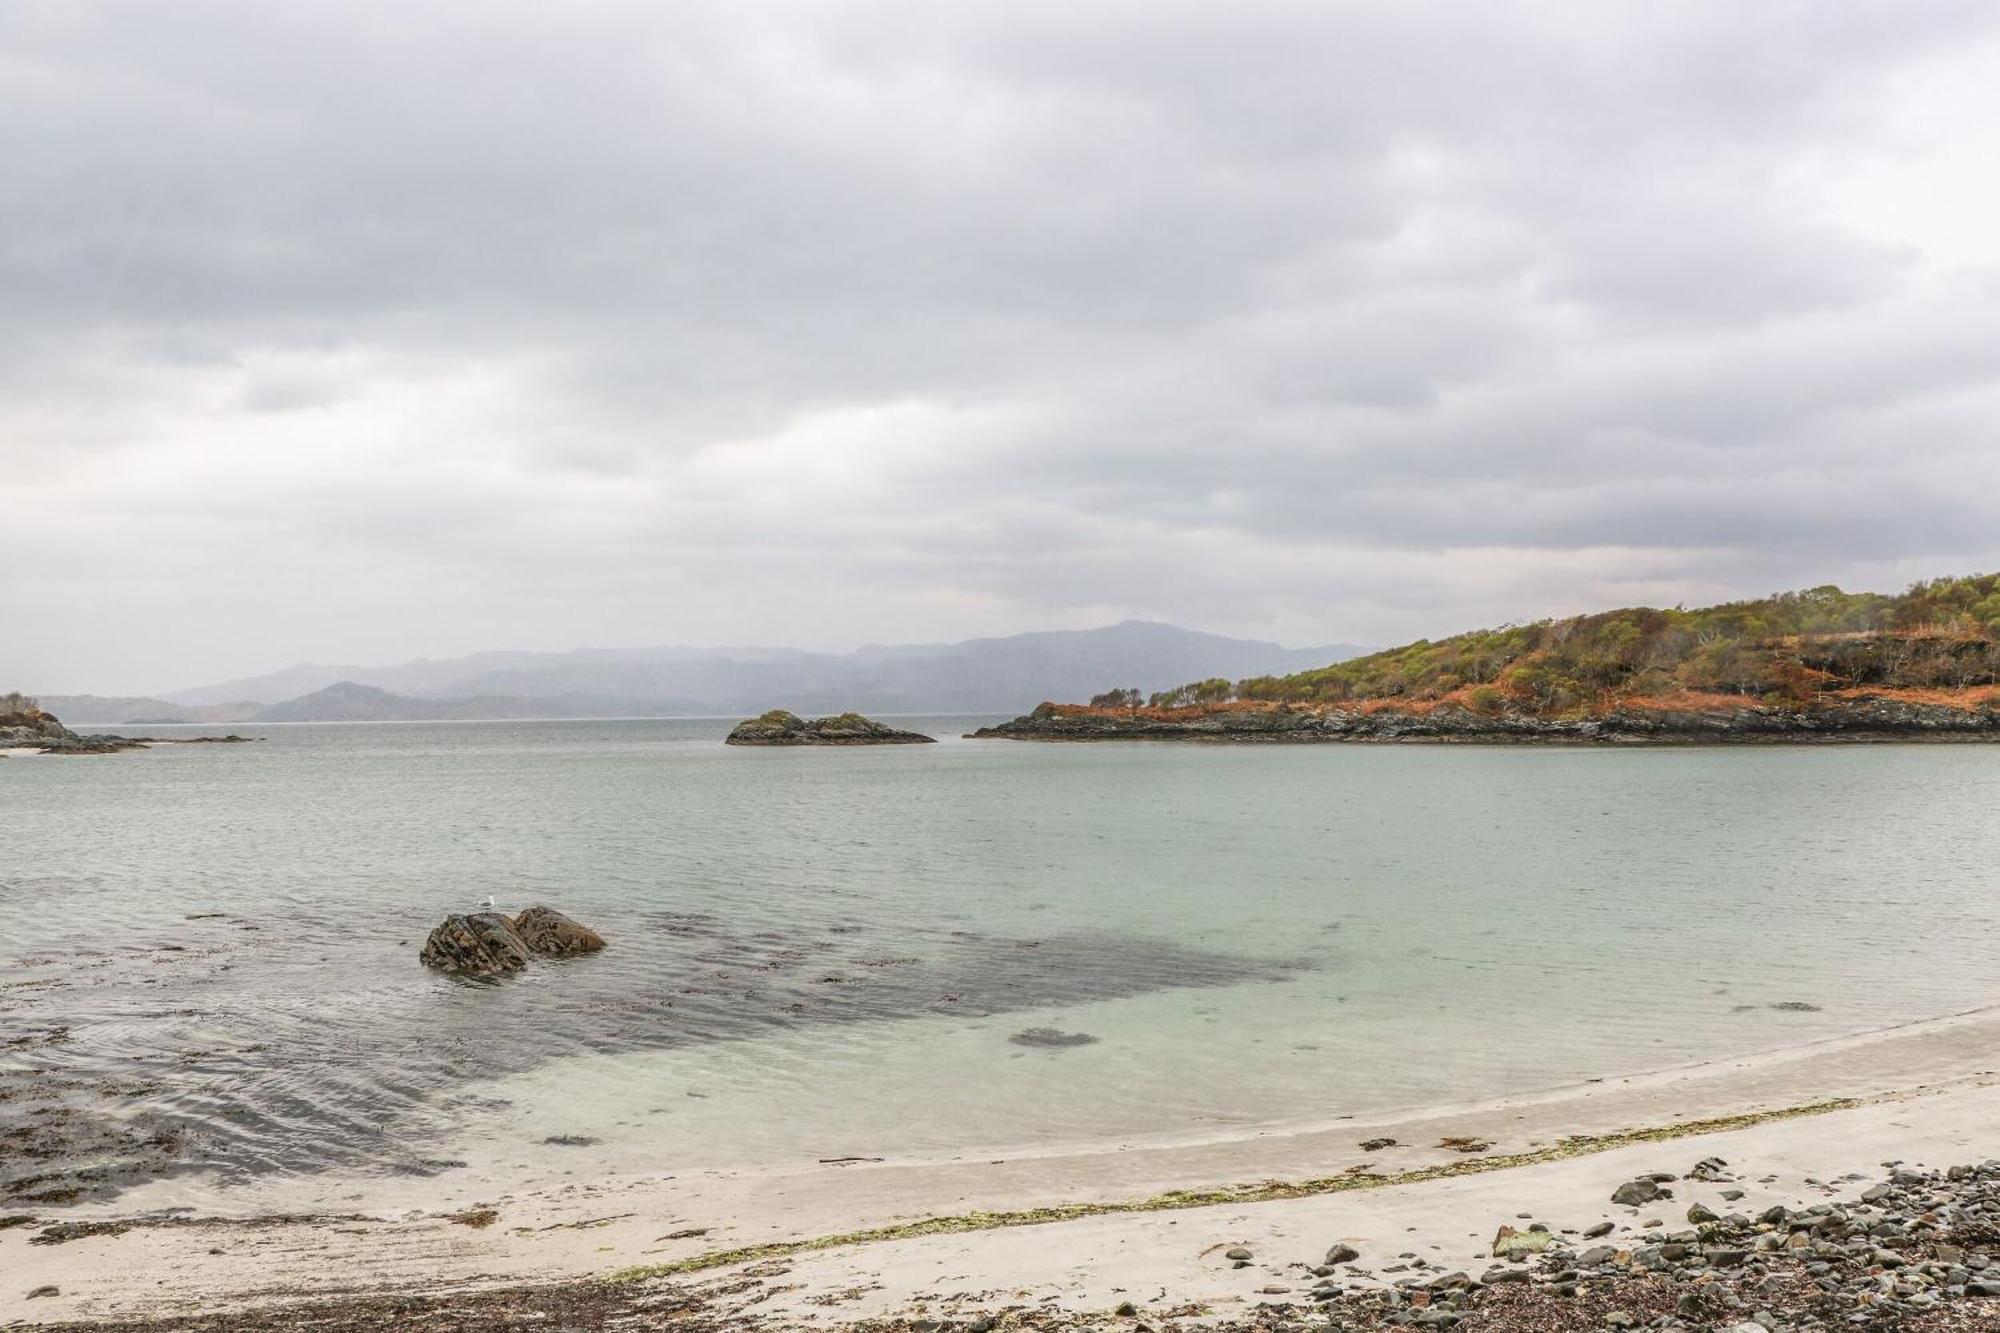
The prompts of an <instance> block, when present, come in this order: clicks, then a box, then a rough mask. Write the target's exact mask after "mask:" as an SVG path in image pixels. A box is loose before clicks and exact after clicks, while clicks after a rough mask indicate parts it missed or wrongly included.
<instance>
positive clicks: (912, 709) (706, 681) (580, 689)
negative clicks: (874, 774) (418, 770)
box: [155, 621, 1365, 721]
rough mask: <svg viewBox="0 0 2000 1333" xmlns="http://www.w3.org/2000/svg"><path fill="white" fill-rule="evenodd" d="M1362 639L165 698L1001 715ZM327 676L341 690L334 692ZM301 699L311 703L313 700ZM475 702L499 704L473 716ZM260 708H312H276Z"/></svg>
mask: <svg viewBox="0 0 2000 1333" xmlns="http://www.w3.org/2000/svg"><path fill="white" fill-rule="evenodd" d="M1363 651H1365V649H1362V648H1359V647H1356V646H1353V645H1348V644H1334V645H1328V646H1324V647H1319V648H1284V647H1280V646H1279V645H1277V644H1275V643H1263V642H1258V641H1256V640H1248V639H1231V638H1226V637H1224V636H1222V635H1219V634H1205V633H1201V632H1198V631H1195V630H1185V629H1179V628H1176V627H1174V626H1172V625H1160V624H1153V623H1150V622H1145V621H1127V622H1125V623H1123V624H1119V625H1111V626H1107V627H1105V628H1103V629H1092V630H1065V631H1055V632H1049V633H1039V634H1017V635H1012V636H1009V637H1006V638H993V639H971V640H967V641H966V642H963V643H950V644H921V645H903V646H882V645H871V646H869V647H866V648H862V649H860V650H858V651H856V652H853V653H845V654H831V653H807V652H799V651H794V650H789V649H770V648H717V649H693V648H677V647H668V648H652V649H608V650H607V649H584V650H579V651H576V652H568V653H529V652H487V653H476V654H473V655H472V656H469V657H462V658H454V659H448V660H429V659H425V660H420V661H415V662H407V663H403V664H401V665H397V666H387V667H355V666H321V665H313V664H301V665H299V666H294V667H288V668H286V669H285V670H283V671H278V672H274V673H272V674H270V675H268V676H257V677H251V678H248V679H243V680H234V681H228V682H225V683H223V684H220V685H213V686H206V687H203V688H200V689H193V690H181V691H177V692H175V693H173V694H171V695H169V696H167V697H168V699H170V700H172V701H173V702H174V703H176V704H180V705H212V704H217V703H220V702H222V701H224V700H244V699H248V700H255V701H257V702H258V703H260V704H266V705H275V704H285V703H287V701H294V700H296V701H297V702H298V703H299V704H300V705H301V706H304V707H307V708H308V710H309V711H313V712H315V714H316V716H318V717H320V718H332V717H336V716H338V717H351V718H355V719H361V718H364V717H368V718H403V717H415V716H426V717H467V716H498V717H521V716H529V715H536V716H585V715H597V716H604V715H607V714H620V713H627V714H629V713H640V714H648V713H650V714H658V713H682V714H686V713H717V714H735V713H756V712H761V711H762V710H764V709H766V708H772V707H784V708H790V709H792V710H793V711H795V712H826V711H841V710H845V709H857V710H860V711H864V712H868V711H873V712H885V713H897V712H901V713H921V712H1010V711H1018V710H1021V709H1025V708H1029V707H1032V706H1033V705H1035V704H1037V703H1039V702H1041V701H1042V700H1043V699H1068V698H1077V697H1088V696H1089V695H1091V694H1093V693H1096V692H1098V691H1100V690H1105V689H1109V688H1112V687H1114V686H1127V687H1136V688H1138V689H1141V690H1148V691H1150V690H1155V689H1163V688H1166V687H1169V686H1172V685H1175V684H1178V683H1180V682H1182V681H1185V680H1190V679H1197V678H1205V677H1209V676H1227V677H1229V678H1231V679H1235V678H1238V677H1242V676H1254V675H1266V674H1286V673H1290V672H1294V671H1299V670H1302V669H1305V668H1308V667H1315V666H1325V665H1326V664H1328V663H1330V662H1334V661H1339V660H1342V659H1345V658H1348V657H1352V656H1355V655H1356V654H1358V653H1360V652H1363ZM330 686H338V687H340V692H338V693H334V692H332V691H329V689H328V687H330ZM361 687H368V688H372V689H373V690H376V691H380V692H382V693H381V697H379V698H378V697H375V696H373V695H365V694H359V693H356V692H355V691H356V690H358V689H360V688H361ZM300 696H314V698H315V700H316V701H315V702H312V703H310V704H309V705H308V703H307V700H306V699H304V698H301V697H300ZM322 696H324V697H322ZM423 700H430V701H433V702H432V703H430V704H428V705H427V704H424V703H422V702H420V701H423ZM528 701H533V702H532V703H531V702H528ZM468 703H477V704H479V705H481V706H484V707H486V708H489V709H491V710H494V711H490V712H486V713H478V714H474V713H467V712H465V711H463V709H464V707H465V706H466V705H467V704H468ZM445 705H448V707H446V706H445ZM371 710H376V711H371ZM425 710H428V711H425ZM155 716H160V717H164V716H165V715H164V714H155ZM261 717H262V720H267V721H283V720H305V719H304V718H303V717H296V716H293V715H290V714H285V715H280V713H279V712H278V710H275V709H268V710H267V711H266V712H265V713H264V714H262V715H261Z"/></svg>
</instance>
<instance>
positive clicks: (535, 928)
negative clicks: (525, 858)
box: [418, 907, 604, 977]
mask: <svg viewBox="0 0 2000 1333" xmlns="http://www.w3.org/2000/svg"><path fill="white" fill-rule="evenodd" d="M603 947H604V937H603V936H602V935H599V934H598V933H597V932H596V931H594V930H592V929H591V928H590V927H589V926H586V925H584V924H583V923H582V922H580V921H576V920H573V919H571V918H570V917H567V916H564V915H563V914H562V913H561V912H558V911H556V910H555V908H553V907H530V908H528V909H526V910H525V911H523V912H522V913H521V914H520V915H519V916H513V917H509V916H506V915H504V914H502V913H500V912H469V913H466V914H464V915H453V916H448V917H446V918H445V919H444V921H443V922H442V923H441V924H440V925H439V926H438V928H437V929H436V930H433V931H432V932H431V933H430V936H429V938H427V939H425V940H424V948H423V952H422V953H421V954H419V955H418V957H419V958H420V959H421V960H422V962H423V963H424V965H425V966H426V967H435V968H437V969H438V970H439V971H442V972H449V973H451V974H452V975H454V976H460V977H497V976H504V975H505V974H507V973H509V972H518V971H520V970H521V969H522V968H524V967H526V966H527V965H528V960H529V959H530V958H532V957H537V956H539V957H542V958H574V957H576V956H578V955H579V954H587V953H596V952H597V951H598V950H599V949H602V948H603Z"/></svg>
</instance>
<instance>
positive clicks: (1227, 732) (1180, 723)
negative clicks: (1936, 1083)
mask: <svg viewBox="0 0 2000 1333" xmlns="http://www.w3.org/2000/svg"><path fill="white" fill-rule="evenodd" d="M971 735H972V736H973V737H975V738H988V739H1002V740H1027V741H1116V740H1145V741H1251V742H1266V743H1281V744H1282V743H1310V742H1315V741H1351V742H1368V741H1441V742H1448V741H1466V742H1534V741H1546V742H1620V741H1622V742H1628V743H1629V742H1654V743H1663V742H1682V743H1713V742H1758V741H1762V742H1785V741H1884V740H1986V741H2000V709H1995V708H1993V707H1991V706H1985V707H1963V706H1959V705H1955V704H1948V703H1922V702H1912V701H1910V700H1905V699H1888V698H1876V697H1867V696H1864V697H1860V698H1841V699H1834V700H1825V701H1819V702H1815V703H1813V704H1810V705H1807V706H1803V707H1779V706H1773V705H1768V704H1761V703H1756V702H1752V701H1749V700H1746V701H1745V703H1744V704H1743V706H1741V707H1736V708H1723V707H1718V708H1687V709H1679V708H1646V707H1617V708H1613V709H1610V710H1608V711H1606V712H1604V713H1600V714H1595V715H1592V716H1589V717H1582V718H1539V717H1533V716H1529V715H1526V714H1520V713H1502V714H1499V715H1497V716H1489V715H1487V714H1484V713H1478V712H1474V711H1473V710H1471V709H1469V708H1465V707H1462V706H1460V705H1457V704H1449V703H1447V704H1441V705H1438V706H1437V707H1434V708H1431V709H1428V710H1426V711H1416V710H1411V711H1401V710H1396V709H1388V708H1381V707H1376V708H1370V709H1361V708H1341V707H1338V706H1327V707H1305V706H1299V705H1291V704H1275V705H1271V706H1268V707H1242V706H1236V707H1228V708H1214V709H1204V708H1187V709H1178V710H1173V711H1167V710H1159V709H1132V710H1126V709H1101V708H1087V707H1082V706H1079V705H1074V704H1053V703H1045V704H1042V705H1041V706H1040V707H1038V708H1036V709H1035V711H1034V712H1032V713H1029V714H1027V715H1026V716H1025V717H1017V718H1015V719H1014V720H1013V721H1012V722H1003V723H1001V724H1000V725H998V726H993V727H981V728H980V729H979V730H978V731H975V732H973V733H971Z"/></svg>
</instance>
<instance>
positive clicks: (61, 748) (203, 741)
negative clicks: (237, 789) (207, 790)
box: [0, 694, 257, 754]
mask: <svg viewBox="0 0 2000 1333" xmlns="http://www.w3.org/2000/svg"><path fill="white" fill-rule="evenodd" d="M255 739H257V738H256V737H254V736H238V735H236V734H234V733H233V732H232V733H231V734H230V735H227V736H180V737H173V738H170V739H162V738H161V737H158V736H93V735H78V734H77V733H76V732H74V731H71V730H70V729H69V728H68V727H66V726H64V725H63V724H62V722H61V721H60V720H58V719H57V717H56V715H55V714H54V713H49V712H44V711H43V710H42V709H40V708H38V707H36V706H35V704H34V702H33V701H32V700H29V699H26V698H23V697H22V696H21V695H18V694H10V695H0V750H15V749H21V750H26V749H33V750H36V751H39V752H40V753H42V754H115V753H117V752H118V751H120V750H143V749H145V748H147V747H148V746H151V745H221V744H227V743H231V742H238V743H241V742H248V741H252V740H255Z"/></svg>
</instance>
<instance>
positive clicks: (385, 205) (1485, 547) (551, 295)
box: [0, 0, 2000, 692]
mask: <svg viewBox="0 0 2000 1333" xmlns="http://www.w3.org/2000/svg"><path fill="white" fill-rule="evenodd" d="M1996 422H2000V8H1996V7H1995V6H1994V5H1992V4H1990V3H1986V2H1985V0H1976V2H1968V3H1924V2H1923V0H1892V2H1889V3H1880V4H1864V3H1848V4H1841V5H1837V6H1827V5H1822V4H1804V3H1799V4H1787V3H1777V2H1761V3H1756V4H1745V3H1742V2H1741V0H1721V2H1719V3H1714V4H1702V3H1678V4H1676V3H1659V4H1644V5H1641V4H1629V5H1628V4H1606V3H1603V0H1579V2H1578V3H1575V4H1509V3H1491V2H1488V3H1479V4H1467V3H1453V4H1438V5H1429V4H1423V3H1413V2H1411V0H1396V2H1395V3H1388V2H1387V0H1385V2H1384V3H1380V4H1374V5H1356V4H1337V3H1326V2H1325V0H1309V2H1308V0H1301V2H1299V3H1267V2H1265V0H1232V2H1231V3H1229V4H1226V5H1225V4H1217V3H1214V2H1213V0H1204V2H1203V3H1199V4H1195V3H1178V2H1177V0H1088V2H1086V3H1079V0H1059V2H1056V3H1037V2H1033V0H999V2H996V3H977V2H975V3H949V4H940V3H938V0H908V2H907V3H902V2H899V0H898V2H891V0H881V2H878V0H805V2H802V3H796V4H792V3H764V2H763V0H722V2H720V3H715V4H701V3H683V4H661V3H655V2H651V0H649V2H647V3H632V4H625V3H618V2H617V0H579V2H577V3H565V4H560V5H551V4H547V3H544V2H543V0H536V3H532V4H530V3H519V4H516V3H509V2H506V0H467V3H463V4H412V3H409V2H408V0H397V3H390V4H379V5H378V4H369V3H352V2H349V3H340V4H305V3H298V4H294V3H285V4H272V3H269V0H246V2H245V3H200V2H198V0H178V2H177V3H175V4H171V5H163V4H156V3H133V4H129V5H98V4H88V3H79V2H78V0H50V2H49V3H35V2H34V0H13V2H12V3H9V4H6V5H4V6H0V502H4V503H3V504H0V559H3V560H4V565H0V689H4V688H8V687H10V686H12V685H15V684H19V685H20V686H22V687H24V688H29V689H39V690H43V691H46V692H69V691H83V690H91V691H98V692H142V691H160V690H166V689H172V688H176V687H183V686H189V685H193V684H198V683H202V682H205V681H208V680H212V679H216V678H220V677H225V676H233V675H239V674H245V673H248V672H252V671H261V670H267V669H270V668H273V667H277V666H280V665H284V664H286V663H288V662H292V661H297V660H301V659H312V660H319V661H337V662H379V661H391V660H399V659H402V658H407V657H412V656H417V655H431V656H442V655H449V654H456V653H460V652H465V651H469V650H473V649H478V648H494V647H513V648H566V647H574V646H580V645H595V646H634V645H641V644H652V643H746V642H752V643H782V644H792V645H797V646H802V647H815V648H833V649H844V648H848V647H852V646H854V645H855V644H857V643H860V642H863V641H868V640H875V641H906V640H938V639H952V638H961V637H966V636H970V635H974V634H995V633H1011V632H1015V631H1019V630H1027V629H1043V628H1061V627H1081V626H1086V625H1093V624H1100V623H1105V622H1108V621H1112V620H1117V619H1121V618H1124V617H1127V616H1144V617H1149V618H1158V619H1165V620H1171V621H1174V622H1177V623H1180V624H1185V625H1190V626H1195V627H1200V628H1206V629H1214V630H1218V631H1222V632H1226V633H1238V634H1244V635H1249V636H1255V637H1261V638H1275V639H1280V640H1283V641H1285V642H1288V643H1295V644H1298V643H1315V642H1327V641H1335V640H1345V641H1360V642H1376V643H1389V642H1395V641H1400V640H1403V639H1406V638H1410V637H1415V636H1417V635H1439V634H1444V633H1449V632H1451V631H1453V630H1457V629H1463V628H1469V627H1471V626H1474V625H1478V624H1485V623H1493V622H1499V621H1505V620H1511V619H1523V618H1532V617H1539V616H1543V615H1549V614H1562V613H1567V612H1571V611H1577V610H1587V609H1593V608H1599V607H1604V606H1609V605H1621V604H1629V603H1634V602H1655V603H1673V602H1677V601H1686V602H1689V603H1696V602H1707V601H1712V600H1717V599H1721V598H1725V597H1729V596H1735V595H1755V594H1759V593H1763V592H1768V591H1772V590H1774V589H1777V588H1782V587H1791V586H1804V585H1812V584H1817V583H1822V582H1828V581H1833V582H1840V583H1843V584H1846V585H1848V586H1852V587H1877V588H1895V587H1899V586H1901V585H1902V584H1903V583H1905V582H1907V581H1908V580H1910V579H1911V578H1914V577H1919V576H1928V575H1932V574H1940V573H1951V572H1970V571H1973V570H1978V569H1991V568H1994V567H1996V566H2000V443H1996V438H1995V427H1996Z"/></svg>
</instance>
